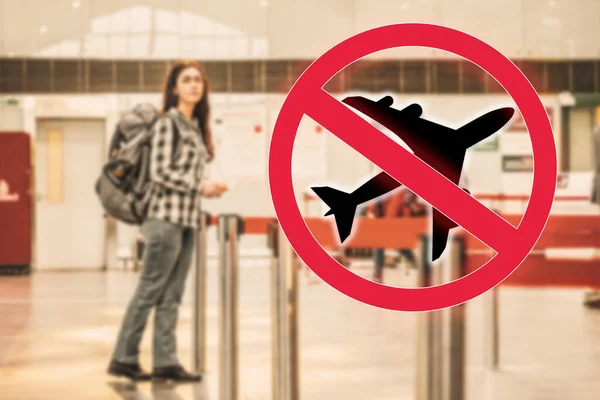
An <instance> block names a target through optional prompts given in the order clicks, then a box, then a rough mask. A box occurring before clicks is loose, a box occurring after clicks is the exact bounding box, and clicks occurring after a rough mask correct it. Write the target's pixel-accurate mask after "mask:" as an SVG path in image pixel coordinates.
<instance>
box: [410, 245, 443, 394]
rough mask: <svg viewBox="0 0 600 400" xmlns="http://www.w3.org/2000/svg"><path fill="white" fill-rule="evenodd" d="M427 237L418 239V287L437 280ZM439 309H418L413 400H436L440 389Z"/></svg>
mask: <svg viewBox="0 0 600 400" xmlns="http://www.w3.org/2000/svg"><path fill="white" fill-rule="evenodd" d="M430 243H431V240H430V238H429V237H428V236H421V239H420V242H419V244H420V265H419V276H418V286H419V287H427V286H433V285H435V284H436V283H437V282H436V281H438V279H439V277H438V276H436V275H437V274H436V273H434V272H437V271H434V269H433V266H432V264H431V262H429V260H430V258H431V255H430V254H431V253H430V250H429V244H430ZM440 319H441V314H440V312H439V311H429V312H422V313H419V314H418V315H417V369H416V384H417V385H416V389H417V390H416V395H417V396H416V398H417V400H438V399H439V398H440V397H439V394H440V390H441V386H442V385H441V376H440V375H441V374H440V366H441V363H440V351H441V343H440V341H441V335H440V330H439V326H440Z"/></svg>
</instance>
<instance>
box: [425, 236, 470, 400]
mask: <svg viewBox="0 0 600 400" xmlns="http://www.w3.org/2000/svg"><path fill="white" fill-rule="evenodd" d="M429 244H430V238H429V237H428V236H423V237H421V241H420V250H421V251H420V253H421V257H420V259H421V262H420V268H419V286H420V287H427V286H434V285H438V284H443V283H446V282H449V281H452V280H455V279H457V278H460V277H462V276H463V274H464V272H465V271H464V265H465V264H464V257H463V254H464V246H463V241H462V239H461V238H453V239H451V240H450V243H449V249H448V257H446V259H445V260H440V261H439V262H438V263H436V265H435V266H433V265H432V263H431V262H429V260H430V251H429ZM464 307H465V305H464V304H461V305H458V306H454V307H451V308H448V309H444V310H437V311H429V312H422V313H419V314H418V316H417V369H416V398H417V400H463V399H464V368H465V357H464V351H465V329H464V322H465V310H464Z"/></svg>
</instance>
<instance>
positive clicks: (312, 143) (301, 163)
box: [292, 116, 330, 181]
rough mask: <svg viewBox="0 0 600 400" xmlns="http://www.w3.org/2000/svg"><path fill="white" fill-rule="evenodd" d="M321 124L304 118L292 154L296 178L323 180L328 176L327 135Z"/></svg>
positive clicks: (293, 171)
mask: <svg viewBox="0 0 600 400" xmlns="http://www.w3.org/2000/svg"><path fill="white" fill-rule="evenodd" d="M329 134H330V133H329V132H327V131H326V130H325V129H324V128H323V127H322V126H321V125H319V124H317V123H316V122H315V121H313V120H312V119H310V118H308V117H306V116H305V117H304V118H302V121H301V122H300V126H299V127H298V132H297V134H296V139H295V140H294V152H293V155H292V173H293V176H294V180H303V181H310V180H314V181H322V180H324V179H325V178H326V176H327V153H326V140H325V139H326V137H325V135H329Z"/></svg>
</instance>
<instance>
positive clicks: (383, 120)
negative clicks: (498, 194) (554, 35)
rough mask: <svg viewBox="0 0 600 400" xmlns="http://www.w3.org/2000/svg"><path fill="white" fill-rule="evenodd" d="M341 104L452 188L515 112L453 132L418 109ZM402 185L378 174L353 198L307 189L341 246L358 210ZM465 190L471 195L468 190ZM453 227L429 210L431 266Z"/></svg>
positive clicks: (387, 103) (357, 100)
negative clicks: (470, 153)
mask: <svg viewBox="0 0 600 400" xmlns="http://www.w3.org/2000/svg"><path fill="white" fill-rule="evenodd" d="M342 102H343V103H345V104H347V105H349V106H351V107H352V108H355V109H357V110H358V111H360V112H362V113H363V114H365V115H367V116H368V117H370V118H372V119H374V120H375V121H377V122H379V123H380V124H381V125H383V126H385V127H386V128H388V129H389V130H390V131H392V132H393V133H394V134H395V135H397V136H398V137H399V138H400V139H402V140H403V141H404V142H405V143H406V144H407V145H408V147H409V148H410V149H411V150H412V151H413V152H414V154H415V156H417V157H419V158H420V159H421V160H423V161H425V162H426V163H427V164H429V166H431V167H432V168H433V169H435V170H436V171H438V172H439V173H441V174H442V175H444V176H445V177H446V178H448V179H449V180H450V181H452V182H453V183H454V184H456V185H459V181H460V176H461V172H462V168H463V163H464V159H465V155H466V152H467V149H468V148H469V147H471V146H473V145H475V144H477V143H479V142H480V141H482V140H484V139H486V138H487V137H489V136H491V135H492V134H494V133H495V132H497V131H498V130H499V129H501V128H502V127H503V126H504V125H506V123H507V122H508V121H510V119H511V118H512V117H513V115H514V112H515V110H514V109H513V108H510V107H506V108H499V109H496V110H493V111H490V112H488V113H486V114H484V115H482V116H481V117H479V118H476V119H474V120H472V121H471V122H469V123H467V124H466V125H463V126H461V127H460V128H458V129H452V128H449V127H447V126H443V125H439V124H436V123H435V122H431V121H428V120H426V119H423V118H421V114H422V113H423V109H422V108H421V106H420V105H418V104H411V105H409V106H407V107H406V108H404V109H402V110H397V109H394V108H392V107H391V106H392V103H393V102H394V100H393V99H392V97H390V96H385V97H383V98H381V99H380V100H379V101H376V102H375V101H372V100H369V99H366V98H364V97H361V96H353V97H346V98H345V99H344V100H342ZM401 185H402V184H401V183H400V182H398V181H397V180H395V179H394V178H392V177H391V176H390V175H388V174H387V173H385V172H381V173H379V174H378V175H376V176H375V177H373V178H371V179H370V180H369V181H367V182H365V183H364V184H363V185H362V186H360V187H359V188H358V189H356V190H355V191H353V192H352V193H346V192H343V191H341V190H337V189H334V188H331V187H329V186H320V187H312V188H311V189H312V190H313V191H314V192H315V193H316V194H317V195H318V196H319V197H320V198H321V200H323V201H324V202H325V204H327V206H329V207H330V208H331V209H330V210H329V211H328V212H327V213H325V216H328V215H331V214H333V215H334V216H335V221H336V225H337V230H338V234H339V236H340V240H341V242H342V243H343V242H344V241H345V240H346V239H347V238H348V236H350V233H351V231H352V225H353V223H354V216H355V214H356V209H357V207H358V206H359V205H361V204H363V203H365V202H368V201H371V200H374V199H376V198H378V197H379V196H382V195H384V194H386V193H388V192H390V191H392V190H394V189H396V188H398V187H400V186H401ZM463 190H465V191H466V192H467V193H469V191H468V190H467V189H464V188H463ZM469 194H470V193H469ZM456 226H457V225H456V223H455V222H454V221H452V220H451V219H449V218H448V217H446V216H445V215H444V214H442V213H441V212H439V211H438V210H436V209H435V208H433V209H432V226H431V229H432V236H433V238H432V239H433V240H432V261H435V260H437V259H438V258H439V257H440V256H441V255H442V253H443V252H444V249H445V248H446V243H447V241H448V234H449V231H450V229H452V228H454V227H456Z"/></svg>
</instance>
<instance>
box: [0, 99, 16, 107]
mask: <svg viewBox="0 0 600 400" xmlns="http://www.w3.org/2000/svg"><path fill="white" fill-rule="evenodd" d="M0 104H1V105H3V106H18V105H19V100H17V99H0Z"/></svg>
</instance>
